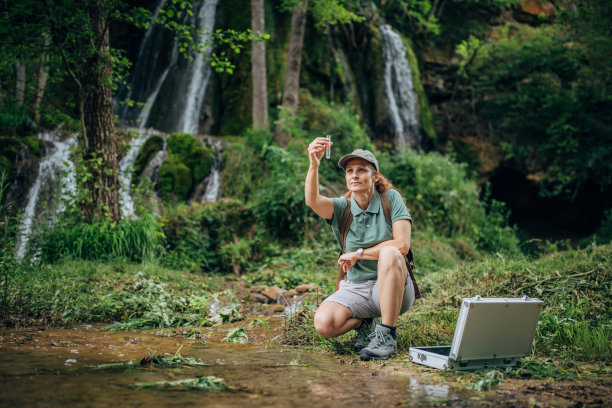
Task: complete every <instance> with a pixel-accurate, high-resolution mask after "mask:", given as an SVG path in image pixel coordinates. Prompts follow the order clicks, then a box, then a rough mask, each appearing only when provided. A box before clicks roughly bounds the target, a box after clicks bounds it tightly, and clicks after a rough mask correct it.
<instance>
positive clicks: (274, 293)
mask: <svg viewBox="0 0 612 408" xmlns="http://www.w3.org/2000/svg"><path fill="white" fill-rule="evenodd" d="M261 294H262V295H266V296H267V297H269V298H270V299H272V301H274V302H277V301H278V299H279V298H280V297H281V296H282V294H283V290H282V289H281V288H279V287H278V286H272V287H271V288H268V289H266V290H264V291H263V292H261Z"/></svg>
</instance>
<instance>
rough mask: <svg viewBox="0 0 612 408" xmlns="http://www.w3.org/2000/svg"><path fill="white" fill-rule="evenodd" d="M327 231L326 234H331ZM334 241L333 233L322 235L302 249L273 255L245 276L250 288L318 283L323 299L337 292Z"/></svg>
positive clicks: (289, 249) (286, 287) (287, 286)
mask: <svg viewBox="0 0 612 408" xmlns="http://www.w3.org/2000/svg"><path fill="white" fill-rule="evenodd" d="M328 230H329V229H325V230H324V231H328ZM331 248H334V249H335V240H334V238H333V237H332V234H331V233H322V234H321V236H319V237H318V239H317V241H312V242H306V243H304V244H303V245H302V246H301V247H297V248H287V249H283V250H281V248H279V250H278V251H277V252H274V253H272V254H270V256H267V257H266V258H264V259H263V260H262V261H261V262H260V263H259V265H258V266H259V268H258V269H257V270H256V271H253V272H251V273H249V274H247V275H246V278H247V280H248V281H249V283H250V284H251V285H268V286H278V287H280V288H285V289H290V288H294V287H296V286H298V285H302V284H306V283H311V282H316V283H317V284H318V286H319V289H320V293H319V294H320V297H321V298H323V297H326V295H327V294H331V293H332V292H333V289H334V285H335V283H336V281H335V274H336V273H337V271H338V269H337V263H336V260H337V256H338V253H337V252H336V251H335V250H331Z"/></svg>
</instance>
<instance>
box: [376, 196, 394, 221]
mask: <svg viewBox="0 0 612 408" xmlns="http://www.w3.org/2000/svg"><path fill="white" fill-rule="evenodd" d="M379 196H380V204H382V208H383V213H384V214H385V218H386V219H387V222H388V223H389V225H391V226H393V223H392V222H391V200H389V196H388V195H387V192H386V191H385V192H384V193H383V194H379Z"/></svg>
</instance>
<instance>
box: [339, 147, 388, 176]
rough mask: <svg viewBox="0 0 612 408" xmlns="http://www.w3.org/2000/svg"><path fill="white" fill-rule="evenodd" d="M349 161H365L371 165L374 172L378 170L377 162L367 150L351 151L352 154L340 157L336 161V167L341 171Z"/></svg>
mask: <svg viewBox="0 0 612 408" xmlns="http://www.w3.org/2000/svg"><path fill="white" fill-rule="evenodd" d="M351 159H363V160H365V161H368V162H370V163H372V164H373V165H374V168H375V169H376V171H379V170H378V161H376V157H374V155H373V154H372V152H371V151H369V150H362V149H357V150H353V153H351V154H347V155H345V156H342V158H341V159H340V161H338V166H340V167H342V168H343V169H345V168H346V164H347V163H348V161H349V160H351Z"/></svg>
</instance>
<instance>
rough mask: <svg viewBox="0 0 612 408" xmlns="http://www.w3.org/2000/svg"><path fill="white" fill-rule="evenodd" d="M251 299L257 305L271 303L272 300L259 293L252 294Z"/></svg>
mask: <svg viewBox="0 0 612 408" xmlns="http://www.w3.org/2000/svg"><path fill="white" fill-rule="evenodd" d="M251 299H253V300H254V301H256V302H259V303H272V299H270V298H269V297H267V296H265V295H262V294H261V293H252V294H251Z"/></svg>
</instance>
